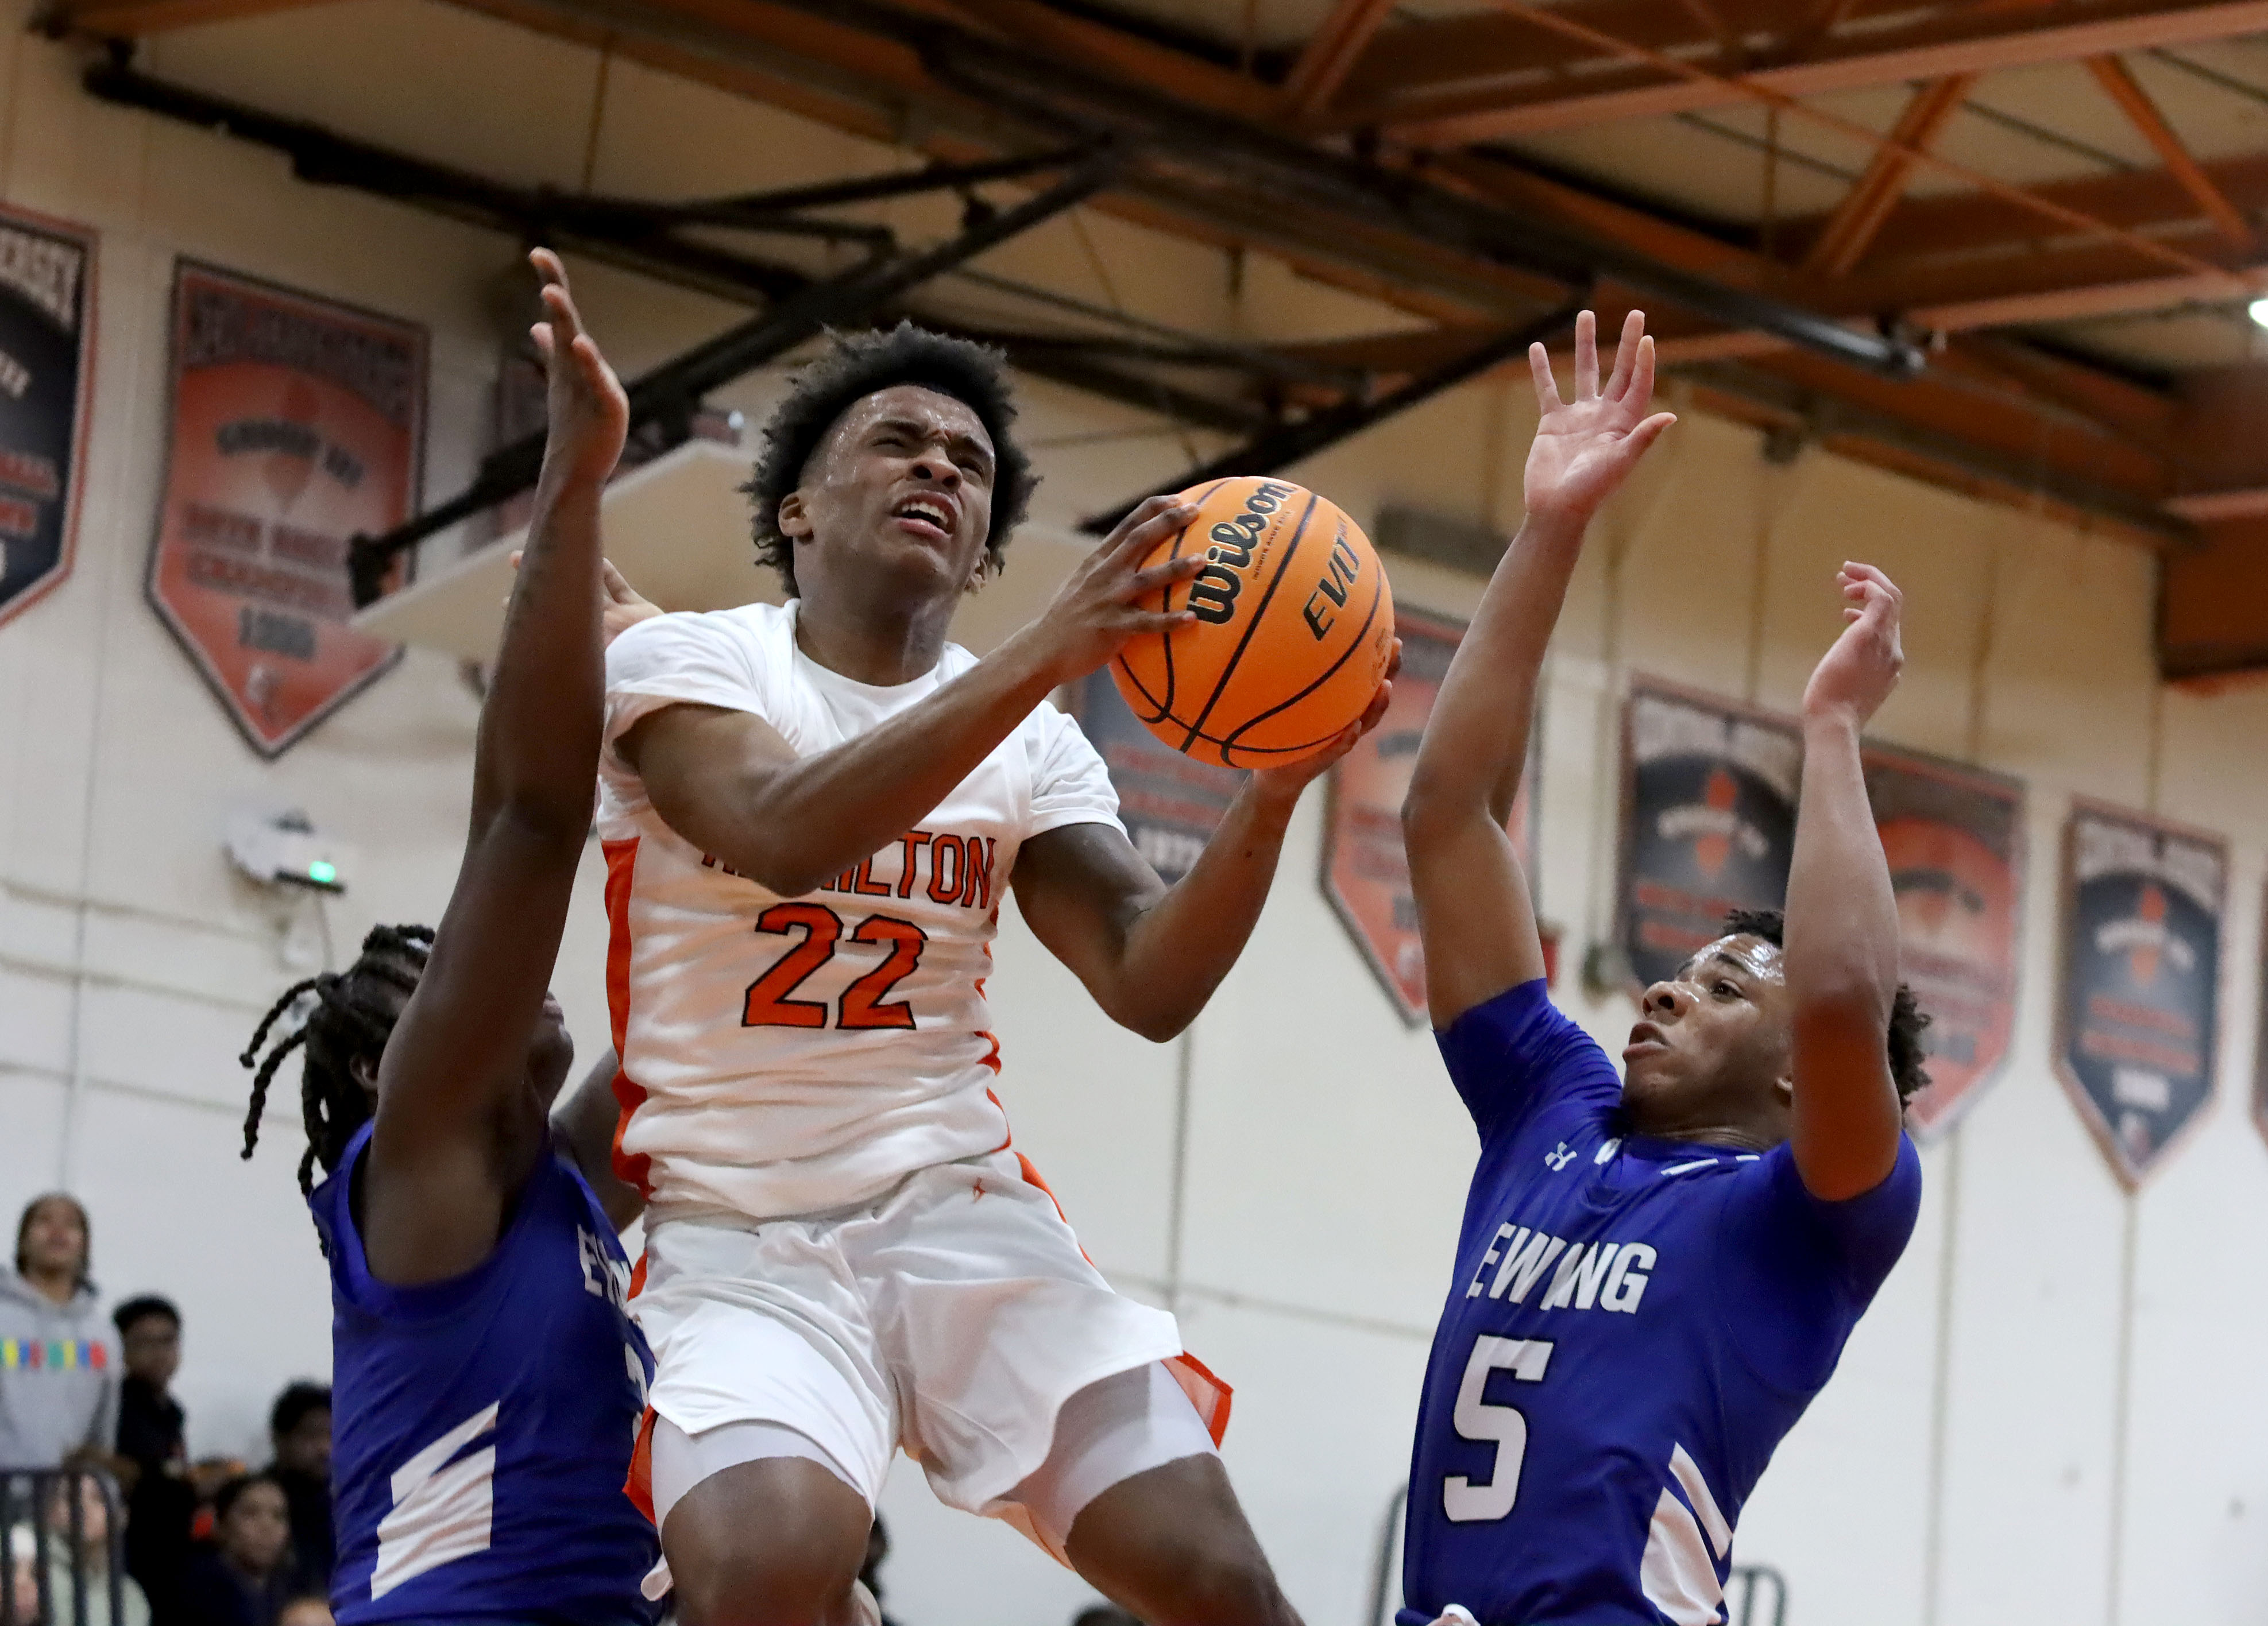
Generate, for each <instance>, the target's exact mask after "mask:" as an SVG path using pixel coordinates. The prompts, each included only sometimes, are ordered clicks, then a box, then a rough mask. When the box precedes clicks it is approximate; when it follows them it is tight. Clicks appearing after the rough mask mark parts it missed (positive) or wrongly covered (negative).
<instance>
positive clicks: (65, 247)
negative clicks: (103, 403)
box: [0, 208, 94, 622]
mask: <svg viewBox="0 0 2268 1626" xmlns="http://www.w3.org/2000/svg"><path fill="white" fill-rule="evenodd" d="M93 386H94V234H93V233H92V232H87V231H84V230H82V229H80V228H79V227H77V226H72V225H66V224H63V223H62V222H60V221H55V220H48V219H44V218H42V217H40V216H38V215H27V214H26V213H24V212H23V211H22V210H15V209H8V208H0V622H4V621H6V620H7V619H8V618H9V617H10V616H11V615H13V614H16V613H17V612H18V610H21V609H23V608H25V607H26V606H28V605H29V604H30V603H31V602H32V601H33V600H34V599H37V598H39V597H40V596H41V595H42V594H44V593H46V592H48V591H50V590H51V589H53V588H54V587H55V586H57V585H60V584H61V583H62V581H63V578H65V577H67V576H69V575H70V568H71V555H72V554H73V553H74V552H75V551H76V550H77V531H78V493H79V485H80V481H81V459H82V457H83V455H84V452H85V445H86V416H87V406H88V401H89V400H90V398H91V397H92V394H93Z"/></svg>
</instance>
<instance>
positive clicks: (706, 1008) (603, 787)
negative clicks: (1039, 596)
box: [599, 603, 1123, 1219]
mask: <svg viewBox="0 0 2268 1626" xmlns="http://www.w3.org/2000/svg"><path fill="white" fill-rule="evenodd" d="M797 608H798V607H797V606H796V605H795V604H793V603H791V604H789V605H788V606H786V607H784V608H777V607H773V606H770V605H762V604H752V605H747V606H745V607H741V608H740V609H736V610H720V611H714V612H711V613H709V614H672V615H659V616H656V617H654V618H652V620H650V621H645V622H640V623H638V624H637V626H635V627H632V628H631V629H630V630H629V631H627V632H625V633H623V634H622V636H620V637H619V638H617V639H615V643H614V644H613V645H612V646H611V647H610V648H609V649H608V651H607V725H606V729H607V732H606V748H605V750H604V751H603V752H602V753H601V754H600V769H599V834H600V839H601V840H602V842H604V844H605V848H606V854H607V913H608V920H609V923H610V925H611V929H612V937H611V939H610V942H609V945H608V954H607V992H608V1004H609V1005H610V1007H611V1010H612V1014H613V1018H614V1032H615V1048H616V1049H617V1050H618V1051H619V1052H620V1054H621V1056H622V1074H621V1077H620V1078H618V1079H617V1081H616V1085H615V1093H616V1094H617V1096H619V1097H620V1098H621V1099H622V1106H623V1109H624V1114H625V1116H624V1119H623V1123H622V1131H621V1133H620V1136H619V1137H618V1140H617V1153H616V1155H617V1162H618V1164H620V1165H621V1166H622V1170H623V1173H624V1174H625V1176H626V1177H627V1178H630V1180H632V1181H633V1182H634V1183H636V1184H638V1185H639V1186H641V1187H642V1188H644V1189H645V1190H646V1192H647V1195H648V1196H649V1198H650V1199H651V1201H652V1206H653V1210H654V1215H655V1217H656V1218H682V1217H690V1216H694V1215H699V1214H703V1213H707V1214H711V1215H714V1214H718V1213H731V1214H738V1215H741V1216H744V1217H747V1218H755V1219H768V1218H777V1217H779V1216H782V1215H787V1214H810V1213H816V1212H820V1211H822V1210H828V1209H832V1208H839V1207H843V1206H844V1205H847V1204H850V1203H858V1202H862V1201H865V1199H867V1198H869V1197H871V1196H874V1195H875V1194H876V1193H878V1192H880V1191H881V1190H883V1189H885V1188H887V1187H888V1186H890V1185H891V1184H892V1183H893V1182H895V1181H897V1180H899V1179H901V1178H902V1177H903V1176H905V1175H906V1174H909V1173H911V1172H912V1171H913V1170H915V1169H917V1168H922V1167H925V1166H929V1165H931V1164H934V1163H941V1162H946V1161H949V1160H951V1159H956V1158H965V1157H972V1156H979V1155H982V1154H983V1153H987V1152H990V1151H997V1150H998V1149H999V1148H1000V1147H1002V1146H1003V1145H1005V1144H1006V1142H1007V1138H1008V1130H1007V1120H1006V1117H1005V1114H1003V1112H1002V1111H1001V1109H1000V1106H999V1103H998V1101H997V1100H995V1099H994V1098H993V1096H992V1093H991V1090H990V1084H991V1081H992V1079H993V1078H994V1077H995V1075H997V1074H998V1071H999V1069H1000V1062H999V1055H1000V1050H999V1046H998V1043H997V1042H996V1041H994V1039H993V1037H992V1034H991V1032H990V1020H989V1019H988V1018H987V1016H986V1012H985V1004H984V978H985V976H986V975H987V974H988V973H989V971H990V967H991V957H992V949H991V941H992V936H993V933H994V931H995V929H996V927H997V925H998V919H999V907H1000V903H1001V901H1002V899H1003V898H1004V897H1005V894H1006V892H1007V888H1008V875H1009V872H1010V871H1011V870H1012V869H1013V868H1014V866H1015V862H1016V853H1017V850H1018V849H1019V848H1020V847H1021V846H1022V844H1023V842H1025V841H1026V840H1027V838H1028V837H1031V836H1034V835H1039V834H1041V833H1042V832H1043V831H1047V830H1052V829H1056V828H1060V827H1062V826H1064V825H1070V824H1108V825H1112V826H1114V827H1117V826H1118V817H1117V814H1118V798H1117V797H1116V794H1115V793H1114V792H1113V791H1112V790H1111V787H1110V780H1109V777H1108V775H1107V774H1106V773H1105V772H1104V770H1103V766H1102V761H1101V758H1100V757H1098V756H1097V755H1096V754H1095V753H1094V747H1092V746H1090V745H1088V744H1087V742H1086V736H1085V735H1083V734H1081V733H1080V732H1079V725H1077V724H1076V723H1074V722H1073V721H1072V720H1071V718H1070V717H1066V716H1064V714H1063V713H1062V712H1060V711H1057V710H1056V709H1055V708H1054V707H1053V706H1051V705H1042V706H1041V707H1039V708H1038V709H1037V710H1035V711H1034V712H1033V713H1032V715H1031V716H1029V717H1026V718H1025V719H1024V720H1023V722H1021V723H1020V724H1019V725H1017V727H1016V729H1015V731H1014V732H1013V733H1011V734H1010V735H1009V736H1008V737H1007V739H1004V740H1003V741H1001V743H1000V744H999V746H998V747H996V748H995V749H994V751H993V752H992V754H990V756H988V757H986V758H985V759H984V761H983V763H982V764H980V765H979V766H978V768H977V769H976V771H975V772H974V773H972V774H970V775H969V776H968V778H966V779H964V780H962V781H961V784H959V785H958V786H956V787H955V788H954V791H953V792H952V793H951V794H950V795H948V796H947V797H946V798H945V799H944V800H943V801H942V802H940V803H939V804H938V806H937V807H936V808H935V809H934V810H933V811H932V812H931V813H930V814H929V816H928V817H926V818H924V820H922V821H921V823H920V825H919V826H918V827H917V828H915V829H912V830H909V831H907V832H906V833H905V835H902V836H901V837H899V838H898V839H896V840H895V841H892V842H889V843H888V844H887V846H885V847H884V848H883V849H882V850H880V852H877V853H874V854H873V855H872V856H871V857H867V858H865V859H864V860H863V861H861V862H860V863H858V864H857V865H852V866H851V868H850V869H848V870H845V871H844V872H843V873H842V874H840V875H838V876H836V878H835V879H832V880H830V881H828V883H827V884H826V885H825V886H823V887H820V888H819V889H818V890H817V891H815V892H813V893H810V894H807V895H806V896H804V897H800V898H792V899H789V898H782V897H780V896H779V895H778V894H776V893H773V892H771V891H769V890H768V889H766V888H765V887H762V886H760V885H758V884H757V883H756V882H755V881H753V880H748V879H744V878H742V877H741V876H740V875H738V874H736V873H734V872H733V871H732V870H730V869H728V868H726V867H725V865H723V863H722V862H720V861H719V860H718V859H717V858H716V857H713V856H711V855H708V854H704V853H703V852H702V851H701V850H700V849H698V848H697V847H695V846H693V845H692V844H691V843H689V842H686V841H685V840H683V839H682V838H681V837H680V836H679V835H677V834H676V832H674V831H673V830H672V829H670V828H669V827H668V826H667V825H666V824H664V823H663V822H662V820H661V818H660V815H659V814H658V813H655V811H654V809H653V806H652V803H650V802H649V801H647V799H646V795H645V787H644V784H642V783H641V781H640V780H639V778H638V776H637V774H636V773H635V772H633V771H632V770H631V769H630V767H629V765H628V764H627V763H625V762H623V761H622V759H621V757H620V756H619V755H618V754H617V753H616V750H615V742H616V741H618V740H619V739H621V738H622V733H623V732H624V731H626V730H627V729H629V728H630V726H631V725H633V724H635V723H637V721H638V719H640V718H641V717H645V716H647V715H649V714H651V713H652V712H655V711H659V710H662V709H664V708H665V707H667V706H670V705H673V704H676V703H695V704H699V705H707V706H720V707H724V708H726V709H728V710H736V711H747V712H752V713H754V714H755V715H756V716H758V717H762V718H763V720H764V721H765V722H766V723H768V724H770V725H771V726H772V728H774V729H775V730H777V732H778V733H779V734H780V736H781V737H782V738H783V739H785V740H786V741H787V743H788V744H789V745H790V746H791V747H793V748H794V750H795V751H796V753H797V754H799V755H800V756H810V755H814V754H817V753H819V752H821V751H825V750H828V749H829V748H831V747H836V746H838V745H841V744H843V742H844V741H846V740H849V739H855V738H856V737H858V735H860V734H863V733H865V732H868V731H869V730H871V729H873V728H875V727H878V726H879V725H881V724H882V723H883V722H885V721H887V719H888V718H890V717H894V716H895V715H896V714H897V713H898V712H900V711H902V710H905V709H906V708H907V707H909V706H911V705H914V704H916V703H918V702H919V701H921V700H922V699H924V697H926V696H927V695H931V694H932V693H934V692H935V691H936V690H937V689H938V688H939V687H940V686H941V685H943V684H944V683H946V681H949V680H951V679H952V678H954V677H956V676H958V675H959V674H960V673H963V672H965V671H967V670H968V668H969V667H970V666H974V665H975V664H976V657H974V656H972V655H971V654H969V653H968V651H966V650H964V649H961V648H960V647H959V646H957V645H953V644H948V645H946V651H945V655H944V658H942V659H941V660H940V661H939V663H938V665H937V666H936V667H935V668H934V669H933V670H932V671H931V672H930V673H928V674H927V675H925V676H924V677H920V678H917V679H916V680H915V681H912V682H910V683H903V684H899V685H896V686H895V687H892V688H876V687H875V686H873V685H872V684H867V683H859V682H855V681H852V680H851V679H849V678H846V677H843V676H842V675H841V674H840V673H835V672H830V671H828V669H827V668H826V667H824V666H820V665H819V664H818V663H817V662H815V661H814V660H812V659H811V658H809V657H808V656H806V655H805V654H804V653H803V652H802V651H799V649H798V648H797V647H796V642H795V618H796V612H797ZM1119 828H1123V827H1119Z"/></svg>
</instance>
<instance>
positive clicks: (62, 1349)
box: [0, 1191, 119, 1468]
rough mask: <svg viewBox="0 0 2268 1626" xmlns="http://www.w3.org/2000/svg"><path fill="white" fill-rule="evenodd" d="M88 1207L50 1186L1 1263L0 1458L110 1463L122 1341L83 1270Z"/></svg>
mask: <svg viewBox="0 0 2268 1626" xmlns="http://www.w3.org/2000/svg"><path fill="white" fill-rule="evenodd" d="M87 1254H88V1236H87V1223H86V1210H85V1209H84V1208H81V1207H80V1206H79V1203H78V1199H77V1198H76V1197H71V1196H65V1195H64V1194H63V1193H62V1192H60V1191H51V1192H49V1193H48V1194H47V1195H46V1196H39V1197H33V1199H32V1201H31V1202H30V1203H28V1204H26V1207H25V1209H24V1214H23V1218H21V1219H20V1220H18V1222H17V1225H16V1267H15V1269H12V1270H0V1468H61V1467H63V1466H64V1464H65V1463H67V1462H70V1463H79V1462H88V1463H93V1464H97V1465H101V1466H107V1464H108V1462H109V1460H110V1445H111V1441H112V1440H113V1439H114V1438H116V1437H117V1432H118V1364H119V1363H118V1348H117V1345H116V1343H114V1341H113V1339H112V1337H111V1335H110V1327H109V1324H108V1323H107V1322H106V1321H104V1320H103V1319H102V1313H101V1311H100V1310H99V1309H98V1308H97V1307H96V1303H95V1294H94V1284H93V1283H92V1281H90V1280H89V1279H88V1277H87Z"/></svg>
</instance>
